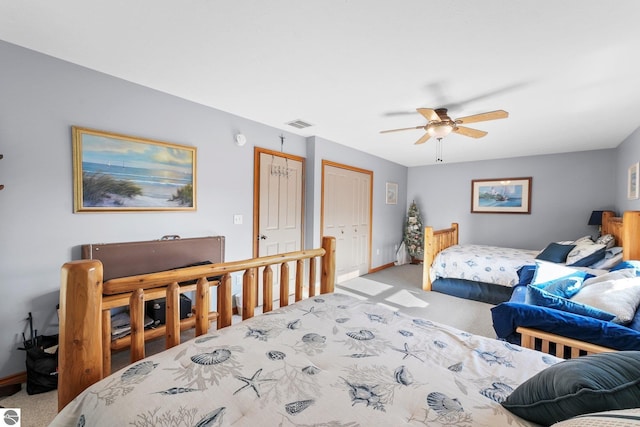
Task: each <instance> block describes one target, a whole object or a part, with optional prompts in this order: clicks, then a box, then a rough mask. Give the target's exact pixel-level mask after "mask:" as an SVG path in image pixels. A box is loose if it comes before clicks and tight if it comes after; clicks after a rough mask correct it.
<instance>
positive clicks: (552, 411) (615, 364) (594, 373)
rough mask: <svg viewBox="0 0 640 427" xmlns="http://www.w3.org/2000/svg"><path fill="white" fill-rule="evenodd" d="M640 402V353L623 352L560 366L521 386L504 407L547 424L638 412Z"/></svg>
mask: <svg viewBox="0 0 640 427" xmlns="http://www.w3.org/2000/svg"><path fill="white" fill-rule="evenodd" d="M639 401H640V351H619V352H612V353H600V354H593V355H589V356H582V357H578V358H575V359H569V360H565V361H563V362H560V363H556V364H555V365H553V366H550V367H548V368H546V369H544V370H543V371H540V372H539V373H538V374H536V375H534V376H533V377H531V378H529V379H528V380H527V381H525V382H524V383H522V384H521V385H520V386H518V387H517V388H516V389H515V390H514V391H513V392H512V393H511V394H510V395H509V396H507V398H506V399H505V401H504V402H502V406H503V407H505V408H506V409H508V410H509V411H511V412H513V413H514V414H516V415H518V416H519V417H522V418H524V419H525V420H529V421H532V422H534V423H537V424H542V425H545V426H547V425H551V424H554V423H557V422H559V421H563V420H566V419H569V418H571V417H574V416H576V415H581V414H587V413H591V412H598V411H607V410H613V409H627V408H636V407H637V406H638V402H639ZM619 421H620V423H623V420H622V419H621V418H620V419H619ZM580 425H592V424H590V423H588V422H587V423H584V424H580ZM602 425H609V424H608V423H607V421H603V424H602Z"/></svg>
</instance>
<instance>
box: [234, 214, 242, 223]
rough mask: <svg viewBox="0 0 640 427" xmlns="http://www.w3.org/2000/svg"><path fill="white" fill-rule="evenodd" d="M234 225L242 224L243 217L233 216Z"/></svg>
mask: <svg viewBox="0 0 640 427" xmlns="http://www.w3.org/2000/svg"><path fill="white" fill-rule="evenodd" d="M233 223H234V224H242V215H238V214H236V215H234V216H233Z"/></svg>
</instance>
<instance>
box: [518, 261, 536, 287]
mask: <svg viewBox="0 0 640 427" xmlns="http://www.w3.org/2000/svg"><path fill="white" fill-rule="evenodd" d="M537 268H538V266H537V265H523V266H522V267H520V268H519V269H518V285H528V284H529V283H531V282H532V281H533V276H534V275H535V274H536V269H537Z"/></svg>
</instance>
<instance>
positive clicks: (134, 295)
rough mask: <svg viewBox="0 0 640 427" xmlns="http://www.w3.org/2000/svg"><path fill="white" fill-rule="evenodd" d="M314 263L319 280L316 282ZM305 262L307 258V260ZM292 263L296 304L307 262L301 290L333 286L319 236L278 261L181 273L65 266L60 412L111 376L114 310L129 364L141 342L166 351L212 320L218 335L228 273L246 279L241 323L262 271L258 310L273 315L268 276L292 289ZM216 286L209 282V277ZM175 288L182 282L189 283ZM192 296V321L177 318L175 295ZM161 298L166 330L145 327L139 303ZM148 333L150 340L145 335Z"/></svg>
mask: <svg viewBox="0 0 640 427" xmlns="http://www.w3.org/2000/svg"><path fill="white" fill-rule="evenodd" d="M318 259H319V260H320V267H319V268H320V276H319V280H318V277H317V272H318V267H317V263H318ZM305 260H308V261H306V262H305ZM289 263H294V264H295V272H294V274H295V276H294V283H295V286H294V287H295V291H294V293H295V300H296V301H299V300H301V299H302V298H303V293H304V290H305V277H304V276H305V275H304V270H305V264H307V265H308V276H307V278H308V282H307V286H306V289H307V290H308V293H309V296H314V295H315V294H316V292H317V290H316V287H317V285H318V282H319V286H320V289H319V293H321V294H324V293H330V292H333V290H334V284H335V238H333V237H324V238H323V240H322V247H321V248H317V249H311V250H305V251H297V252H288V253H284V254H279V255H272V256H265V257H260V258H253V259H248V260H244V261H232V262H225V263H218V264H208V265H202V266H196V267H187V268H180V269H175V270H168V271H163V272H158V273H151V274H143V275H137V276H130V277H123V278H117V279H111V280H109V281H107V282H103V280H102V277H103V276H102V274H103V270H102V263H101V262H100V261H98V260H80V261H72V262H68V263H66V264H64V265H63V266H62V271H61V287H60V346H59V351H58V359H59V360H58V371H59V374H58V409H59V410H60V409H62V408H63V407H64V406H66V404H67V403H68V402H70V401H71V400H72V399H73V398H74V397H75V396H77V395H78V394H79V393H80V392H81V391H83V390H84V389H86V388H87V387H89V386H90V385H91V384H93V383H95V382H97V381H99V380H100V379H102V378H104V377H105V376H107V375H109V374H110V372H111V350H112V347H113V345H112V341H111V309H113V308H117V307H125V306H129V311H130V318H131V335H130V336H129V337H127V338H126V339H123V341H121V342H119V343H116V345H115V346H116V348H118V347H119V346H127V345H130V347H131V361H132V362H134V361H137V360H140V359H142V358H144V357H145V348H144V347H145V345H144V343H145V338H146V339H149V338H150V337H156V336H161V335H162V333H163V332H164V335H165V338H166V347H167V348H170V347H173V346H175V345H177V344H179V343H180V331H181V330H184V329H188V328H192V327H195V330H196V332H195V333H196V336H199V335H202V334H204V333H206V332H207V331H208V330H209V327H210V322H211V321H213V320H216V327H217V328H218V329H220V328H223V327H226V326H229V325H231V320H232V304H231V297H232V296H231V284H232V276H231V273H236V272H244V273H243V280H242V282H243V285H242V289H243V291H242V295H243V303H242V318H243V319H247V318H250V317H253V315H254V312H255V307H256V305H257V294H258V283H257V280H258V271H259V269H262V291H263V302H262V305H263V312H267V311H270V310H272V309H273V302H272V295H273V274H274V269H277V270H279V274H280V283H285V284H288V283H289V278H290V271H289V270H290V267H289ZM213 277H215V278H216V279H215V280H211V281H209V280H208V279H207V278H213ZM194 281H195V284H188V285H182V286H180V285H179V283H183V282H194ZM212 286H215V287H216V288H217V312H210V311H209V310H210V293H209V292H210V287H212ZM288 288H289V287H288V286H280V296H279V297H280V306H285V305H287V304H288V302H289V292H288V290H289V289H288ZM191 291H194V292H195V309H194V313H193V316H192V317H190V318H187V319H183V320H180V293H184V292H191ZM157 298H166V325H165V326H164V327H162V328H158V330H151V331H150V330H145V329H144V326H143V325H144V301H145V300H152V299H157ZM145 334H146V335H147V336H146V337H145Z"/></svg>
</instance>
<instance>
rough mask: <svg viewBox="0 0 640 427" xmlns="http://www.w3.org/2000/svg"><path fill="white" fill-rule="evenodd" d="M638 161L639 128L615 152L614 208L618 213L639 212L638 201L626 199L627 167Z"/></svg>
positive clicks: (639, 159) (639, 149)
mask: <svg viewBox="0 0 640 427" xmlns="http://www.w3.org/2000/svg"><path fill="white" fill-rule="evenodd" d="M638 161H640V128H638V129H636V131H635V132H633V133H632V134H631V135H629V136H628V137H627V138H626V139H625V140H624V141H623V142H622V144H620V146H619V147H618V149H617V152H616V187H615V192H614V194H615V196H616V206H617V207H618V210H619V211H620V212H624V211H630V210H640V199H635V200H629V199H627V177H628V171H629V167H630V166H631V165H633V164H634V163H636V162H638Z"/></svg>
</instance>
